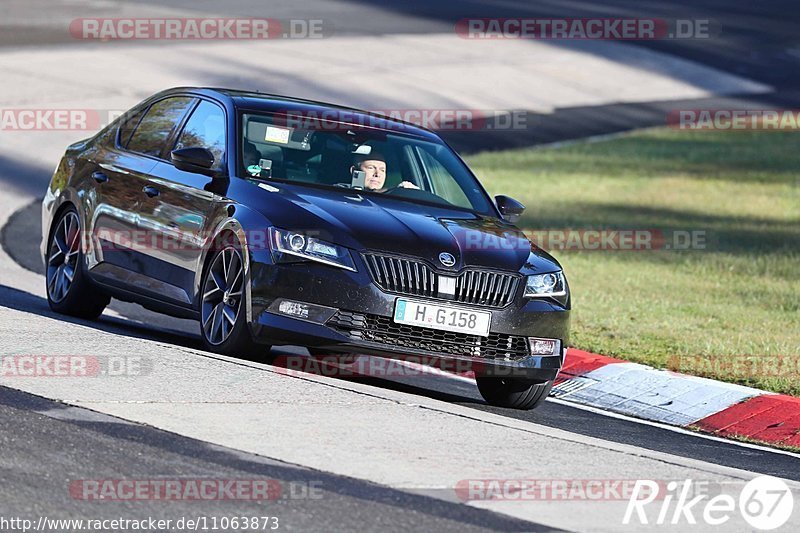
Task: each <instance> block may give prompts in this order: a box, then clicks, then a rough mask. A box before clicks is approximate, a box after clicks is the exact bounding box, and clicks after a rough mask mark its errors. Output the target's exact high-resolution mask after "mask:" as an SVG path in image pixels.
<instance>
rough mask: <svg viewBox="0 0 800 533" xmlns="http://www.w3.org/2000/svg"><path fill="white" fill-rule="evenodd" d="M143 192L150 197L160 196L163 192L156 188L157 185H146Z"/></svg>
mask: <svg viewBox="0 0 800 533" xmlns="http://www.w3.org/2000/svg"><path fill="white" fill-rule="evenodd" d="M142 192H144V193H145V194H146V195H147V196H149V197H150V198H154V197H156V196H158V195H159V194H161V193H160V192H159V190H158V189H156V188H155V187H151V186H149V185H148V186H147V187H145V188H144V189H142Z"/></svg>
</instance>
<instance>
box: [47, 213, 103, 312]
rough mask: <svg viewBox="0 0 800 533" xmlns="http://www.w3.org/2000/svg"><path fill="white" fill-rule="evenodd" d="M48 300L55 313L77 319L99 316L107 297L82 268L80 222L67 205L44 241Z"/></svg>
mask: <svg viewBox="0 0 800 533" xmlns="http://www.w3.org/2000/svg"><path fill="white" fill-rule="evenodd" d="M46 266H47V269H46V272H45V277H46V280H47V303H48V304H50V309H52V310H53V311H55V312H56V313H61V314H64V315H70V316H74V317H78V318H88V319H95V318H97V317H99V316H100V315H101V314H102V313H103V310H104V309H105V308H106V306H107V305H108V304H109V302H110V298H109V297H108V296H106V295H105V294H103V293H101V292H100V291H98V290H97V288H96V287H94V286H92V284H91V283H90V281H89V280H88V279H87V278H86V274H85V272H84V267H83V249H82V241H81V221H80V218H78V212H77V211H76V210H75V208H74V207H69V208H68V209H67V210H66V211H64V213H62V214H61V216H60V217H59V218H58V219H56V222H55V224H53V225H52V226H51V227H50V240H49V241H48V243H47V265H46Z"/></svg>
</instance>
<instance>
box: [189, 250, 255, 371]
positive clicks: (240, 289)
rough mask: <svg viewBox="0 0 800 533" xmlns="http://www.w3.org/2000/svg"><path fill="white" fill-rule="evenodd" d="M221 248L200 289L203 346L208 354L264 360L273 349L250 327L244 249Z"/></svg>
mask: <svg viewBox="0 0 800 533" xmlns="http://www.w3.org/2000/svg"><path fill="white" fill-rule="evenodd" d="M218 242H222V241H218ZM220 248H221V249H220V250H219V251H217V252H215V253H214V255H213V256H212V258H211V260H210V261H209V262H208V266H207V267H206V269H205V273H204V274H203V281H202V282H201V285H200V289H201V295H200V336H201V337H202V338H203V344H204V345H205V347H206V349H207V350H208V351H211V352H216V353H219V354H223V355H229V356H232V357H245V358H251V359H256V360H260V359H264V358H266V357H267V355H268V354H269V350H270V347H269V346H267V345H265V344H258V343H256V342H254V341H253V336H252V335H251V334H250V329H249V328H248V327H247V317H246V314H247V313H246V306H247V302H246V301H245V298H246V290H245V283H246V280H245V279H244V278H245V276H244V259H243V257H242V251H241V247H240V246H238V244H237V243H234V244H225V245H224V246H221V247H220Z"/></svg>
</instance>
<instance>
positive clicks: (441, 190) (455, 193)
mask: <svg viewBox="0 0 800 533" xmlns="http://www.w3.org/2000/svg"><path fill="white" fill-rule="evenodd" d="M417 151H418V153H419V157H420V159H421V160H422V164H423V165H424V166H425V170H427V172H428V177H429V178H430V180H431V186H432V187H433V190H432V191H431V192H432V193H433V194H436V195H438V196H441V197H442V198H444V199H445V200H447V201H448V202H450V203H451V204H453V205H457V206H460V207H466V208H470V207H471V206H472V204H471V203H470V201H469V199H468V198H467V195H466V194H464V191H463V190H462V189H461V187H460V186H459V185H458V182H457V181H456V179H455V178H454V177H453V176H452V174H450V172H448V171H447V169H446V168H445V167H444V165H442V163H440V162H439V160H438V159H436V158H435V157H434V156H433V155H432V154H430V153H429V152H428V151H427V150H424V149H422V148H418V149H417Z"/></svg>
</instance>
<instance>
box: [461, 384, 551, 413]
mask: <svg viewBox="0 0 800 533" xmlns="http://www.w3.org/2000/svg"><path fill="white" fill-rule="evenodd" d="M475 380H476V381H477V383H478V390H479V391H480V393H481V396H483V399H484V400H486V403H488V404H489V405H494V406H496V407H509V408H511V409H522V410H526V411H527V410H530V409H535V408H536V407H538V406H539V405H540V404H541V403H542V402H544V401H545V399H547V395H548V394H550V389H551V388H552V387H553V381H552V380H551V381H546V382H544V383H533V382H530V381H528V380H523V379H510V378H495V377H481V376H479V377H477V378H475Z"/></svg>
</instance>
